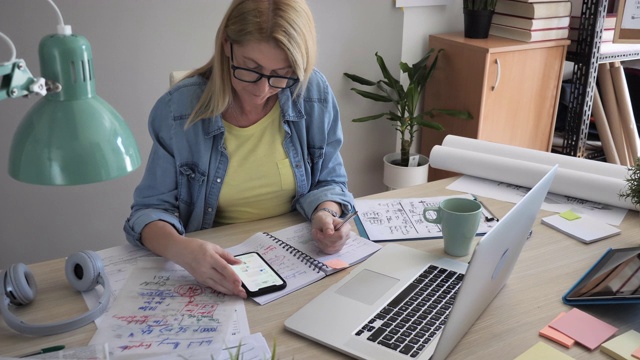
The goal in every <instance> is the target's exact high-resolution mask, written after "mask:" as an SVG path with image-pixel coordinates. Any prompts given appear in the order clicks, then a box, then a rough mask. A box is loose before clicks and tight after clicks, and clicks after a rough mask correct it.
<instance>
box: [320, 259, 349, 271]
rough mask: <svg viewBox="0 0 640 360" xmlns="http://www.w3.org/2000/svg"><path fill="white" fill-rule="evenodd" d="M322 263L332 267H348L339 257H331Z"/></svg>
mask: <svg viewBox="0 0 640 360" xmlns="http://www.w3.org/2000/svg"><path fill="white" fill-rule="evenodd" d="M324 263H325V264H326V265H327V266H329V267H330V268H332V269H344V268H346V267H349V264H347V263H346V262H344V260H341V259H331V260H327V261H325V262H324Z"/></svg>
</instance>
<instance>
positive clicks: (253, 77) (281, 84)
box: [229, 44, 300, 89]
mask: <svg viewBox="0 0 640 360" xmlns="http://www.w3.org/2000/svg"><path fill="white" fill-rule="evenodd" d="M229 45H230V47H231V70H232V71H233V77H234V78H236V79H238V80H240V81H242V82H246V83H257V82H258V81H260V79H262V78H265V79H267V82H268V83H269V86H271V87H273V88H276V89H288V88H290V87H292V86H293V85H295V84H297V83H298V81H300V79H298V78H290V77H286V76H278V75H266V74H263V73H259V72H257V71H254V70H251V69H247V68H243V67H239V66H235V65H233V44H229Z"/></svg>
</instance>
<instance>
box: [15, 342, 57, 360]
mask: <svg viewBox="0 0 640 360" xmlns="http://www.w3.org/2000/svg"><path fill="white" fill-rule="evenodd" d="M62 349H64V345H56V346H51V347H46V348H44V349H40V350H38V351H34V352H32V353H28V354H24V355H21V356H19V357H21V358H25V357H29V356H36V355H40V354H47V353H51V352H54V351H60V350H62Z"/></svg>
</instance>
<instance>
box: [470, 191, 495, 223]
mask: <svg viewBox="0 0 640 360" xmlns="http://www.w3.org/2000/svg"><path fill="white" fill-rule="evenodd" d="M471 196H473V198H474V199H475V200H476V201H477V202H478V203H480V205H482V208H483V209H484V210H485V211H486V212H487V213H488V214H489V216H487V215H485V216H484V220H485V221H500V219H498V217H497V216H495V215H493V213H492V212H491V210H489V208H488V207H486V206H485V204H484V203H483V202H482V201H480V199H478V198H477V197H476V196H475V195H471Z"/></svg>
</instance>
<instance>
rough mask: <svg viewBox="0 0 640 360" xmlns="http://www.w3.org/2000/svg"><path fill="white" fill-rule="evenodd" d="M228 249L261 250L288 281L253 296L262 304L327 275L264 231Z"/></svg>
mask: <svg viewBox="0 0 640 360" xmlns="http://www.w3.org/2000/svg"><path fill="white" fill-rule="evenodd" d="M226 250H227V251H229V252H230V253H232V254H234V255H238V254H243V253H246V252H251V251H257V252H259V253H260V255H262V257H264V259H265V260H267V262H268V263H269V264H270V265H271V266H272V267H273V268H274V269H276V271H277V272H278V273H279V274H280V276H282V278H284V280H285V281H286V282H287V287H286V288H285V289H283V290H280V291H277V292H274V293H271V294H267V295H262V296H258V297H255V298H253V299H254V300H255V301H256V302H257V303H259V304H260V305H264V304H266V303H268V302H271V301H273V300H275V299H278V298H280V297H283V296H285V295H287V294H290V293H292V292H294V291H296V290H298V289H300V288H303V287H305V286H307V285H309V284H311V283H313V282H315V281H318V280H320V279H322V278H323V277H324V276H325V275H324V273H322V272H320V271H318V270H317V269H314V268H312V267H310V266H309V265H308V264H307V263H305V262H302V261H300V260H299V259H298V258H297V257H296V255H292V254H290V253H289V252H288V251H286V250H285V249H283V248H282V247H281V246H280V245H278V244H277V243H276V242H275V241H274V240H273V239H271V238H269V237H268V236H267V235H265V234H263V233H257V234H254V235H252V236H251V237H250V238H248V239H247V240H245V241H243V242H242V243H240V244H238V245H235V246H232V247H230V248H227V249H226Z"/></svg>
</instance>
